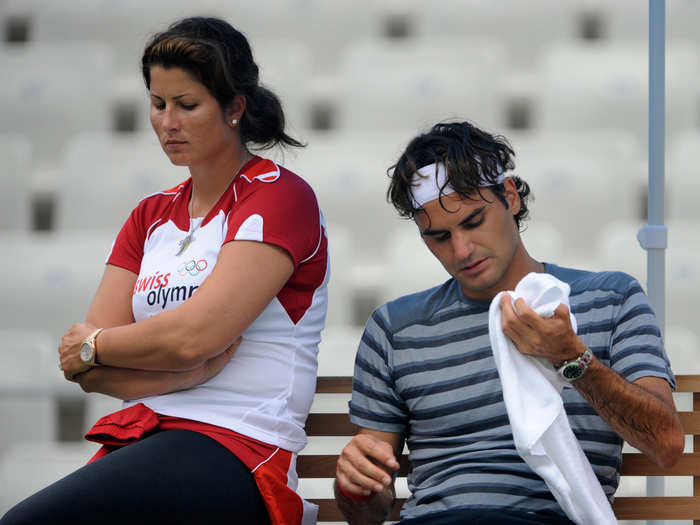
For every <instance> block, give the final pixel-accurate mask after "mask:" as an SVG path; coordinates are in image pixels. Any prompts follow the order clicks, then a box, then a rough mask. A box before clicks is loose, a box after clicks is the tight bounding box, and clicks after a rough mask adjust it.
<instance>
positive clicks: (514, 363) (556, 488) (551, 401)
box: [489, 273, 617, 525]
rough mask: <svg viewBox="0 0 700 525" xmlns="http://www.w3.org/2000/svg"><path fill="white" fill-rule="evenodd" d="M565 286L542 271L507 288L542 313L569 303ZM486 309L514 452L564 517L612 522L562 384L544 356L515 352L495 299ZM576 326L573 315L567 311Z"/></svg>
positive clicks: (582, 524)
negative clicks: (568, 414) (541, 482)
mask: <svg viewBox="0 0 700 525" xmlns="http://www.w3.org/2000/svg"><path fill="white" fill-rule="evenodd" d="M569 292H570V289H569V285H567V284H566V283H563V282H561V281H559V280H558V279H556V278H555V277H553V276H551V275H549V274H545V273H530V274H528V275H526V276H525V277H524V278H523V279H522V280H521V281H520V282H519V283H518V285H517V286H516V287H515V291H514V292H509V293H510V295H511V297H512V298H513V302H515V300H516V299H517V298H519V297H522V298H523V299H524V300H525V302H526V303H527V304H528V305H530V307H531V308H532V309H533V310H535V311H536V312H537V313H538V314H539V315H541V316H542V317H552V315H554V310H556V308H557V307H558V306H559V305H560V304H564V305H566V306H567V307H568V306H569ZM503 293H504V292H501V293H499V294H498V295H497V296H496V297H494V299H493V301H492V302H491V307H490V308H489V338H490V339H491V348H492V349H493V355H494V358H495V360H496V368H497V369H498V374H499V375H500V377H501V383H502V388H503V400H504V402H505V405H506V410H507V411H508V418H509V419H510V426H511V429H512V431H513V440H514V441H515V447H516V449H517V451H518V454H520V456H521V457H522V458H523V460H525V462H526V463H527V464H528V465H529V466H530V468H532V470H534V471H535V472H536V473H537V474H539V475H540V477H542V479H544V481H545V483H546V484H547V486H548V487H549V490H550V491H551V492H552V494H553V495H554V497H555V498H556V500H557V502H558V503H559V504H560V505H561V507H562V509H564V512H566V515H567V516H568V517H569V519H570V520H572V521H573V522H575V523H577V524H579V525H606V524H608V523H612V524H614V523H617V520H616V518H615V515H614V514H613V511H612V508H611V507H610V502H609V501H608V499H607V497H606V496H605V493H604V492H603V489H602V487H601V486H600V483H599V482H598V479H597V478H596V477H595V474H594V473H593V469H592V468H591V465H590V463H589V462H588V459H587V458H586V456H585V454H584V453H583V450H582V449H581V445H580V444H579V442H578V440H577V439H576V436H574V433H573V432H572V430H571V427H570V426H569V420H568V419H567V418H566V412H565V411H564V403H563V401H562V398H561V390H562V388H563V387H564V386H566V385H567V384H568V383H567V382H566V381H565V380H564V379H563V378H561V377H560V376H559V374H558V373H557V372H556V370H554V367H553V366H552V365H551V364H550V363H549V361H547V360H545V359H543V358H536V357H532V356H526V355H524V354H521V353H520V352H519V351H518V350H517V348H515V345H514V344H513V342H512V341H511V340H510V338H509V337H507V336H506V335H505V334H504V333H503V330H502V329H501V309H500V304H501V298H502V296H503ZM571 324H572V326H573V328H574V331H576V329H577V326H576V319H575V318H574V316H573V315H571Z"/></svg>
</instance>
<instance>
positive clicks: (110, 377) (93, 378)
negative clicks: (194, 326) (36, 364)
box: [73, 337, 242, 400]
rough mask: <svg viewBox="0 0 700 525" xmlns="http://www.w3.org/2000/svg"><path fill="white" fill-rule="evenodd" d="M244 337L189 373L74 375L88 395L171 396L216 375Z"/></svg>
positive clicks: (96, 371) (102, 369) (99, 371)
mask: <svg viewBox="0 0 700 525" xmlns="http://www.w3.org/2000/svg"><path fill="white" fill-rule="evenodd" d="M241 341H242V338H241V337H239V338H238V339H237V340H236V342H234V343H233V344H232V345H231V346H229V347H228V348H227V349H226V350H224V351H223V352H221V353H220V354H219V355H217V356H214V357H212V358H210V359H208V360H207V361H205V362H204V363H203V364H202V365H200V366H199V367H197V368H195V369H192V370H188V371H186V372H154V371H149V370H134V369H130V368H114V367H111V366H96V367H93V368H91V369H90V370H88V371H86V372H82V373H80V374H78V375H77V376H75V378H74V379H73V381H75V382H76V383H79V384H80V387H81V388H82V389H83V390H84V391H85V392H99V393H101V394H106V395H108V396H111V397H116V398H118V399H124V400H130V399H140V398H142V397H148V396H157V395H161V394H169V393H170V392H177V391H178V390H187V389H188V388H194V387H196V386H198V385H201V384H202V383H206V382H207V381H209V380H210V379H211V378H212V377H214V376H215V375H217V374H218V373H219V372H221V370H223V369H224V367H225V366H226V365H227V364H228V362H229V361H230V360H231V358H232V357H233V355H234V354H235V353H236V350H238V347H239V345H240V344H241Z"/></svg>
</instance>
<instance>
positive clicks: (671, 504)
mask: <svg viewBox="0 0 700 525" xmlns="http://www.w3.org/2000/svg"><path fill="white" fill-rule="evenodd" d="M309 501H311V502H312V503H315V504H316V505H318V506H319V511H318V521H320V522H322V521H345V519H344V518H343V515H342V514H341V513H340V510H339V509H338V507H337V506H336V504H335V501H334V500H332V499H312V500H309ZM403 501H404V500H402V499H397V500H396V502H394V509H393V512H392V517H391V519H399V509H400V507H401V505H403ZM613 510H614V511H615V516H616V517H617V519H620V520H644V519H653V520H691V519H695V518H697V517H698V516H700V497H697V496H696V497H663V498H649V497H645V498H627V497H626V498H617V499H616V500H615V503H613Z"/></svg>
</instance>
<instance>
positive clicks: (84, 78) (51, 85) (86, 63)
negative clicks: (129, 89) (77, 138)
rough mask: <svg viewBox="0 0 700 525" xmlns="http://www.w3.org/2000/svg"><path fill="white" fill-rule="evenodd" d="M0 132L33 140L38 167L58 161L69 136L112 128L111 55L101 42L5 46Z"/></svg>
mask: <svg viewBox="0 0 700 525" xmlns="http://www.w3.org/2000/svg"><path fill="white" fill-rule="evenodd" d="M0 68H1V69H2V70H3V71H11V72H12V74H9V75H6V78H5V80H4V81H3V82H2V83H1V84H0V113H2V116H3V118H2V120H1V121H0V133H22V134H25V135H26V136H28V137H29V138H30V139H31V141H32V152H33V153H32V154H33V157H34V160H35V162H36V163H37V164H50V163H55V162H56V161H57V159H58V156H59V153H60V151H61V148H62V147H63V145H64V144H65V142H66V140H67V139H68V137H70V136H71V135H72V134H74V133H78V132H80V131H93V132H94V131H102V130H107V129H109V128H110V124H111V120H110V117H111V112H110V111H111V110H110V96H111V89H112V84H111V82H110V81H111V79H112V74H111V72H112V51H111V49H110V48H109V47H108V46H106V45H103V44H100V43H99V42H87V41H84V42H78V43H75V42H73V43H61V44H58V43H51V44H39V43H31V44H26V45H19V44H16V45H9V44H6V45H4V46H3V47H1V48H0Z"/></svg>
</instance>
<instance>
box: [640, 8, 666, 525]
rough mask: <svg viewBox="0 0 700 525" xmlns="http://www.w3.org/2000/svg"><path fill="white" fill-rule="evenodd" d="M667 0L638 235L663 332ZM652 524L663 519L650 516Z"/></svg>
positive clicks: (652, 13) (660, 486)
mask: <svg viewBox="0 0 700 525" xmlns="http://www.w3.org/2000/svg"><path fill="white" fill-rule="evenodd" d="M665 47H666V2H665V0H649V204H648V221H647V222H648V224H646V225H645V226H643V227H642V228H641V229H640V230H639V233H638V234H637V238H638V239H639V244H640V245H641V246H642V248H644V249H645V250H647V293H648V295H649V301H650V302H651V306H652V308H653V309H654V311H655V312H656V317H657V319H658V322H659V327H660V329H661V333H662V335H663V334H664V333H665V325H666V260H665V257H666V252H665V250H666V246H667V228H666V226H665V224H664V151H665V142H664V140H665V132H666V101H665V81H666V57H665ZM647 495H649V496H663V495H664V478H663V477H659V476H649V477H648V478H647ZM647 523H648V524H649V525H662V524H663V521H659V520H650V521H648V522H647Z"/></svg>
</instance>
